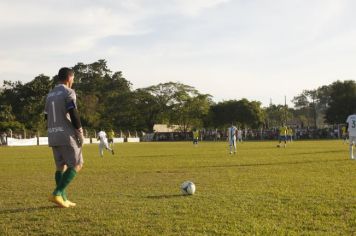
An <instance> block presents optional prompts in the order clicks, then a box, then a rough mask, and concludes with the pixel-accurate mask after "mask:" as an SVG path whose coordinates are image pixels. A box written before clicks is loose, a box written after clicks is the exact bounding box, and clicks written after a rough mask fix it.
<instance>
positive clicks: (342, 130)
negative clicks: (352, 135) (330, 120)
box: [341, 126, 347, 143]
mask: <svg viewBox="0 0 356 236" xmlns="http://www.w3.org/2000/svg"><path fill="white" fill-rule="evenodd" d="M341 136H342V139H343V140H344V143H346V142H347V127H346V126H343V127H342V128H341Z"/></svg>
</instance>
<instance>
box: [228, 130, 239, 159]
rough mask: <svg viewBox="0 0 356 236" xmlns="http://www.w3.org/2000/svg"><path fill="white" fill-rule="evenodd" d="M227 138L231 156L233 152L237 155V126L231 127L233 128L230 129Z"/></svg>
mask: <svg viewBox="0 0 356 236" xmlns="http://www.w3.org/2000/svg"><path fill="white" fill-rule="evenodd" d="M227 136H228V138H229V145H230V155H232V152H234V154H236V136H237V128H236V126H234V125H231V127H230V128H228V130H227Z"/></svg>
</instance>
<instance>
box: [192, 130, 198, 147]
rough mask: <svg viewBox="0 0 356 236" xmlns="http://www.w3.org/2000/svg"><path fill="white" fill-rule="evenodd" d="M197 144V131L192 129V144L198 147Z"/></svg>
mask: <svg viewBox="0 0 356 236" xmlns="http://www.w3.org/2000/svg"><path fill="white" fill-rule="evenodd" d="M198 142H199V130H197V129H194V131H193V144H194V146H198Z"/></svg>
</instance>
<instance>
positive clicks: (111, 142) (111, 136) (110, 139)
mask: <svg viewBox="0 0 356 236" xmlns="http://www.w3.org/2000/svg"><path fill="white" fill-rule="evenodd" d="M114 137H115V132H114V130H110V131H109V132H108V142H109V145H110V146H111V147H112V146H113V145H114Z"/></svg>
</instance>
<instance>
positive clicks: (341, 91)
mask: <svg viewBox="0 0 356 236" xmlns="http://www.w3.org/2000/svg"><path fill="white" fill-rule="evenodd" d="M72 68H73V70H74V71H75V83H74V85H73V87H74V89H75V91H76V93H77V98H78V100H77V104H78V108H79V110H80V114H81V119H82V124H83V126H84V127H85V128H86V129H92V130H98V129H106V130H108V129H114V130H141V131H145V132H152V130H153V126H154V124H176V125H179V126H180V127H181V129H182V131H188V130H189V129H191V128H202V127H206V128H209V127H210V128H224V127H226V126H228V125H230V124H231V123H232V122H233V123H235V124H236V125H239V126H241V127H246V128H262V127H264V128H272V127H277V126H280V125H281V124H283V123H288V124H295V125H298V126H304V127H318V126H319V127H320V126H322V125H325V124H340V123H344V122H345V119H346V117H347V116H348V115H349V114H351V113H355V112H356V110H355V109H356V83H355V81H354V80H346V81H336V82H334V83H332V84H330V85H323V86H321V87H319V88H317V89H314V90H305V91H303V92H302V93H301V94H299V95H297V96H296V97H294V98H293V100H292V102H293V104H294V107H288V106H286V105H273V104H271V105H270V106H268V107H262V103H261V102H259V101H249V100H247V99H240V100H228V101H222V102H214V101H213V98H212V96H211V95H209V94H204V93H201V92H199V91H198V90H197V89H196V88H194V87H192V86H189V85H186V84H182V83H178V82H167V83H160V84H157V85H152V86H149V87H146V88H139V89H133V88H132V84H131V83H130V81H129V80H127V79H126V78H124V76H123V73H122V72H121V71H117V72H113V71H111V70H110V69H109V68H108V66H107V62H106V61H105V60H98V61H96V62H94V63H90V64H84V63H77V64H76V65H75V66H74V67H72ZM56 81H57V77H56V76H53V77H50V76H47V75H44V74H40V75H38V76H37V77H35V78H34V79H33V80H32V81H30V82H28V83H22V82H21V81H15V82H11V81H7V80H5V81H4V82H3V86H2V88H1V90H0V130H7V129H12V130H19V129H28V130H36V131H40V132H44V133H45V132H46V131H45V130H46V125H45V121H44V116H43V109H44V102H45V98H46V95H47V93H48V92H49V91H50V90H51V89H52V88H53V86H54V85H55V84H56Z"/></svg>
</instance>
